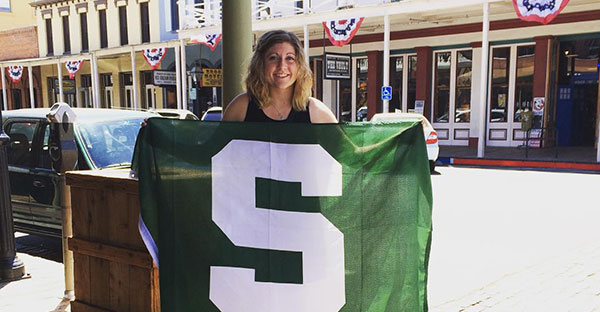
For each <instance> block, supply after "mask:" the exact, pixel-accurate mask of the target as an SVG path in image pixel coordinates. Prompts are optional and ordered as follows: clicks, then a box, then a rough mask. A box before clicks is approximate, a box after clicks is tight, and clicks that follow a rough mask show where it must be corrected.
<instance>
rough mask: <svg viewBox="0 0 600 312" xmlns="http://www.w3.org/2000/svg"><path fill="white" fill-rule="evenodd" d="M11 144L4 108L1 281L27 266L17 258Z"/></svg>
mask: <svg viewBox="0 0 600 312" xmlns="http://www.w3.org/2000/svg"><path fill="white" fill-rule="evenodd" d="M0 74H2V75H3V74H4V73H3V72H2V73H0ZM9 142H10V137H9V136H8V135H6V133H5V132H4V129H3V127H2V108H0V281H4V280H15V279H19V278H21V277H23V276H25V265H24V264H23V262H22V261H21V260H20V259H19V258H18V257H17V252H16V249H15V233H14V227H13V217H12V206H11V203H10V182H9V180H8V158H7V154H6V146H7V144H8V143H9Z"/></svg>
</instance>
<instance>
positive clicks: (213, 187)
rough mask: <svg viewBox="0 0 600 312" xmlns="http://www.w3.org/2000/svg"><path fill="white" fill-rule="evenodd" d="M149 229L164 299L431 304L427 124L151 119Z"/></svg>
mask: <svg viewBox="0 0 600 312" xmlns="http://www.w3.org/2000/svg"><path fill="white" fill-rule="evenodd" d="M133 169H134V171H136V173H137V175H138V177H139V185H140V202H141V222H140V232H141V233H142V236H143V237H144V240H145V242H146V245H147V246H148V248H149V250H150V252H151V254H152V255H153V257H154V258H155V260H157V262H158V263H159V268H160V291H161V307H162V311H226V312H230V311H236V312H237V311H244V312H254V311H256V312H259V311H260V312H275V311H277V312H279V311H285V312H291V311H348V312H350V311H352V312H354V311H356V312H364V311H394V312H397V311H409V312H414V311H426V310H427V297H426V284H427V261H428V258H429V246H430V240H431V208H432V194H431V178H430V175H429V165H428V160H427V152H426V149H425V142H424V139H423V130H422V128H421V124H420V123H391V124H370V123H353V124H342V125H333V124H313V125H308V124H279V123H264V124H263V123H231V122H222V123H216V122H194V121H186V120H174V119H160V118H156V119H150V120H149V121H148V125H147V126H146V127H144V128H143V129H142V131H140V134H139V137H138V141H137V145H136V150H135V154H134V162H133Z"/></svg>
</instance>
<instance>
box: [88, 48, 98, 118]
mask: <svg viewBox="0 0 600 312" xmlns="http://www.w3.org/2000/svg"><path fill="white" fill-rule="evenodd" d="M90 71H91V74H92V95H93V97H92V103H93V104H92V106H93V107H94V108H98V107H100V96H99V91H100V87H99V84H98V63H97V59H96V54H94V53H92V55H91V57H90Z"/></svg>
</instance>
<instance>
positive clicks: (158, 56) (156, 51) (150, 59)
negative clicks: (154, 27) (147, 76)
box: [142, 48, 167, 69]
mask: <svg viewBox="0 0 600 312" xmlns="http://www.w3.org/2000/svg"><path fill="white" fill-rule="evenodd" d="M142 52H143V54H144V58H145V59H146V62H147V63H148V65H150V67H151V68H152V69H157V68H158V66H159V65H160V61H162V59H163V58H164V57H165V55H166V54H167V48H152V49H144V50H143V51H142Z"/></svg>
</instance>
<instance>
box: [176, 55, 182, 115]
mask: <svg viewBox="0 0 600 312" xmlns="http://www.w3.org/2000/svg"><path fill="white" fill-rule="evenodd" d="M174 50H175V79H176V81H177V88H176V89H177V109H182V108H183V105H182V104H183V103H181V57H180V56H179V52H180V50H181V49H180V47H179V46H175V48H174Z"/></svg>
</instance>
